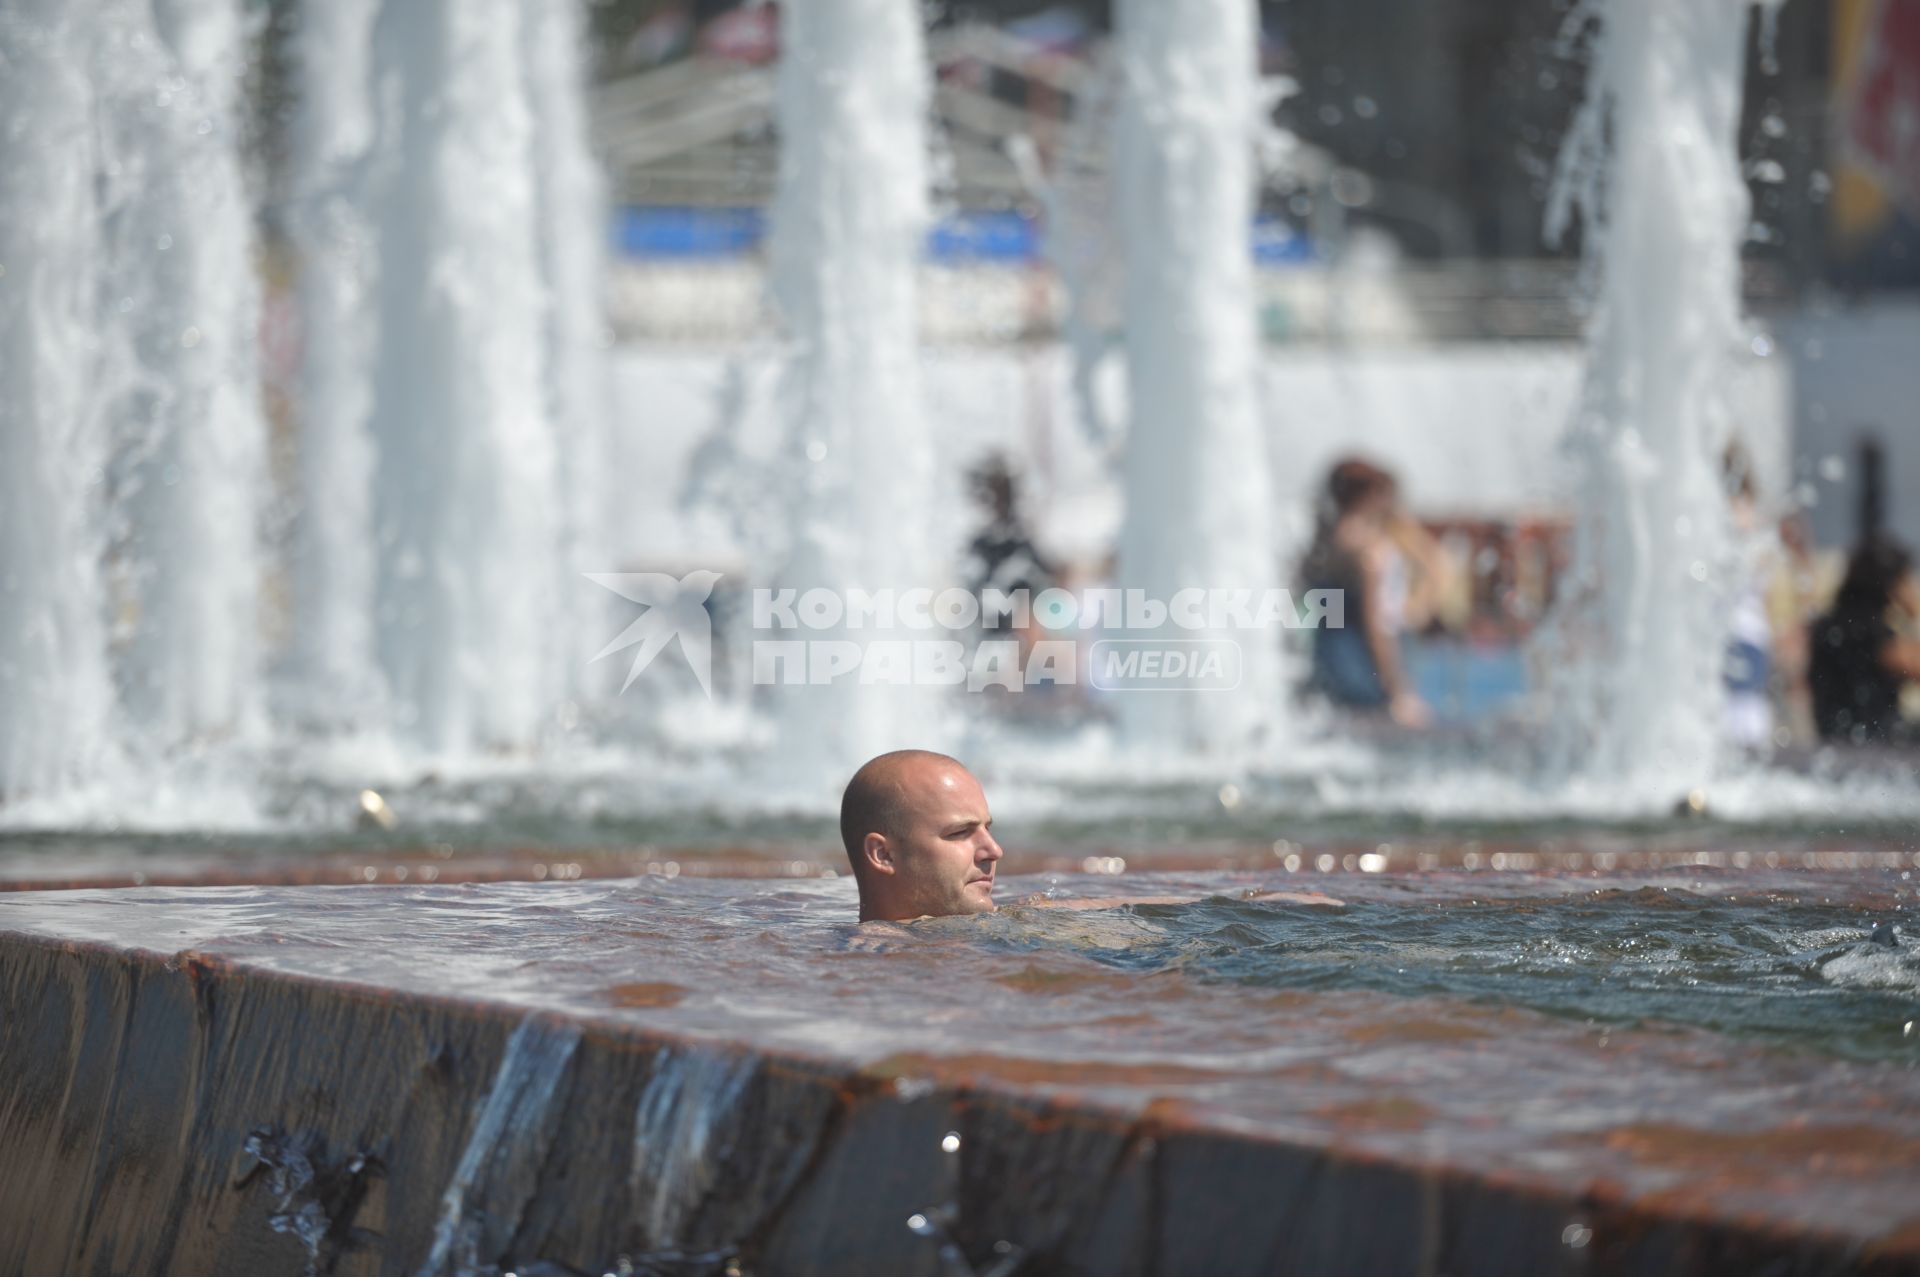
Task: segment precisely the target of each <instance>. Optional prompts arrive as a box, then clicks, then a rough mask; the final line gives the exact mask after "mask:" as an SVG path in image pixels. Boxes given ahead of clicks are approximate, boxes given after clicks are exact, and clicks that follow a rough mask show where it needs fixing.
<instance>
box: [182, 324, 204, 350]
mask: <svg viewBox="0 0 1920 1277" xmlns="http://www.w3.org/2000/svg"><path fill="white" fill-rule="evenodd" d="M199 344H200V330H199V329H198V328H195V327H193V326H192V325H188V326H187V327H186V328H183V329H181V330H180V345H181V346H182V347H183V348H184V349H186V350H192V349H193V348H194V347H195V346H198V345H199Z"/></svg>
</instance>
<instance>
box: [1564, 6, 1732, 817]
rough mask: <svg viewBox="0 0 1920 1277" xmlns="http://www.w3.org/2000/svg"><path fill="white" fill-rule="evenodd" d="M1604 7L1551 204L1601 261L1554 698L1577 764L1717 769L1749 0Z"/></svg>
mask: <svg viewBox="0 0 1920 1277" xmlns="http://www.w3.org/2000/svg"><path fill="white" fill-rule="evenodd" d="M1599 13H1600V20H1601V26H1600V30H1599V35H1598V43H1597V46H1596V48H1595V51H1594V61H1593V65H1592V69H1591V71H1590V82H1591V85H1592V89H1591V92H1590V95H1589V99H1588V101H1587V103H1586V106H1585V107H1584V109H1583V111H1582V113H1581V114H1580V116H1579V117H1578V119H1577V120H1576V123H1575V128H1574V131H1573V133H1572V135H1571V137H1570V139H1569V142H1568V144H1567V149H1566V151H1565V152H1564V153H1563V157H1562V165H1563V167H1562V172H1561V177H1560V181H1559V183H1558V184H1557V187H1556V190H1555V194H1554V198H1553V200H1552V202H1551V204H1550V207H1549V215H1548V235H1549V238H1550V239H1557V238H1558V236H1559V235H1560V233H1561V232H1562V231H1563V229H1564V228H1565V226H1566V225H1567V222H1568V220H1569V217H1570V215H1571V213H1572V212H1573V211H1575V210H1576V209H1577V210H1578V211H1579V213H1580V214H1581V217H1582V220H1583V223H1584V227H1585V236H1586V246H1587V252H1588V254H1589V258H1590V260H1591V261H1592V262H1594V263H1595V265H1596V266H1597V279H1598V285H1597V288H1598V291H1597V296H1596V297H1595V299H1594V300H1595V307H1594V317H1593V321H1592V327H1591V344H1592V354H1591V362H1590V364H1589V370H1588V375H1587V384H1586V393H1585V402H1584V405H1583V408H1582V411H1581V415H1580V417H1579V419H1578V421H1577V422H1576V423H1575V425H1574V428H1573V430H1572V433H1571V436H1570V451H1571V453H1572V456H1573V458H1574V462H1575V464H1576V466H1577V469H1578V474H1579V478H1578V482H1577V486H1576V489H1575V490H1576V491H1579V492H1582V493H1584V494H1586V496H1585V502H1584V504H1583V507H1582V509H1581V511H1580V514H1579V519H1578V524H1577V528H1576V567H1575V574H1574V581H1575V590H1576V591H1577V593H1576V594H1575V596H1574V597H1573V598H1572V599H1570V600H1569V603H1568V610H1567V611H1566V612H1565V613H1564V614H1563V616H1562V618H1561V620H1560V623H1559V626H1558V641H1559V642H1561V643H1563V644H1566V645H1567V649H1568V650H1567V651H1566V653H1565V655H1566V657H1567V658H1568V659H1567V660H1565V662H1564V664H1563V668H1565V669H1567V670H1569V671H1570V677H1569V678H1568V679H1567V680H1566V684H1567V685H1566V686H1564V688H1563V690H1564V691H1565V693H1566V695H1563V696H1561V697H1557V698H1556V704H1557V705H1558V706H1559V709H1558V711H1557V712H1558V715H1559V717H1560V721H1561V722H1563V723H1565V724H1568V725H1570V726H1571V727H1572V729H1573V730H1575V731H1578V732H1580V738H1579V739H1578V740H1577V741H1573V742H1571V748H1572V750H1573V751H1574V752H1575V753H1576V754H1578V755H1579V756H1578V757H1576V758H1571V759H1569V761H1570V762H1571V763H1572V765H1573V767H1574V768H1575V769H1576V770H1577V771H1579V772H1582V773H1585V774H1587V775H1590V776H1593V777H1596V778H1600V779H1608V780H1624V781H1627V782H1629V783H1632V782H1634V781H1635V780H1636V778H1638V779H1644V780H1645V781H1646V783H1648V784H1651V785H1657V786H1658V787H1659V788H1660V791H1661V793H1662V794H1666V793H1670V792H1672V791H1673V789H1674V788H1675V787H1676V786H1677V787H1679V788H1685V787H1686V786H1687V785H1689V784H1693V783H1697V782H1698V781H1699V780H1700V779H1702V778H1703V777H1704V776H1705V775H1706V774H1707V773H1708V772H1709V771H1710V770H1711V768H1712V766H1713V764H1714V761H1715V756H1716V753H1717V748H1718V742H1719V733H1720V715H1721V706H1722V700H1723V693H1722V690H1721V663H1722V659H1723V657H1722V653H1723V650H1724V647H1725V643H1726V632H1725V624H1724V619H1723V608H1722V600H1723V598H1724V596H1725V592H1726V587H1727V574H1728V573H1729V572H1730V571H1731V570H1732V567H1733V557H1732V554H1731V550H1732V536H1731V524H1730V519H1729V506H1728V497H1727V493H1726V490H1725V488H1724V486H1723V483H1722V479H1721V465H1722V462H1721V458H1722V454H1723V451H1724V450H1725V448H1726V447H1727V445H1728V443H1729V442H1730V441H1731V439H1732V434H1733V429H1734V427H1735V425H1736V424H1737V423H1735V422H1734V421H1732V420H1731V419H1730V416H1731V412H1730V406H1729V403H1728V400H1727V397H1726V388H1727V384H1728V377H1729V372H1730V369H1731V367H1732V361H1733V356H1734V352H1735V350H1736V349H1737V348H1738V346H1739V345H1740V344H1741V342H1742V339H1743V337H1744V336H1745V332H1744V322H1743V318H1742V312H1741V293H1740V245H1741V244H1742V243H1743V242H1744V240H1745V237H1746V229H1747V224H1748V214H1749V200H1748V194H1747V187H1746V182H1745V180H1744V178H1743V177H1742V175H1741V170H1740V155H1739V136H1738V128H1739V122H1740V100H1741V84H1742V72H1743V70H1744V68H1745V54H1746V47H1747V41H1746V36H1747V23H1748V18H1749V6H1747V5H1744V4H1727V3H1724V0H1613V2H1612V3H1610V4H1608V5H1606V6H1605V7H1604V9H1602V10H1600V11H1599Z"/></svg>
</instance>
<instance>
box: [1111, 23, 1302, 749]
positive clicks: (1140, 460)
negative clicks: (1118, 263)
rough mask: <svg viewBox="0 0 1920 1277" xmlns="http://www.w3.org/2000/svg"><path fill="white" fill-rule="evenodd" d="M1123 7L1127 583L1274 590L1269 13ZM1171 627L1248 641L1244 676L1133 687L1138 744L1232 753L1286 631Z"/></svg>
mask: <svg viewBox="0 0 1920 1277" xmlns="http://www.w3.org/2000/svg"><path fill="white" fill-rule="evenodd" d="M1116 20H1117V27H1118V33H1119V41H1120V58H1121V64H1122V74H1123V75H1124V77H1125V79H1124V83H1125V91H1124V93H1123V95H1122V101H1121V107H1120V113H1119V119H1118V124H1117V127H1118V148H1117V150H1118V165H1119V200H1120V211H1121V217H1122V225H1123V229H1124V235H1125V239H1126V244H1127V278H1126V291H1125V298H1126V300H1125V310H1126V354H1127V385H1128V392H1129V394H1128V398H1129V403H1130V408H1129V419H1128V427H1127V442H1126V461H1125V467H1124V488H1125V500H1126V520H1125V523H1124V525H1123V527H1122V529H1121V533H1120V547H1119V549H1120V556H1119V576H1120V580H1121V583H1122V584H1123V585H1125V586H1126V587H1127V588H1129V589H1139V590H1144V591H1146V592H1147V594H1148V595H1150V596H1152V597H1155V598H1158V599H1161V600H1166V599H1170V598H1171V597H1172V596H1173V595H1174V593H1175V592H1176V591H1179V590H1183V589H1203V590H1205V589H1260V588H1263V587H1268V586H1272V585H1275V584H1277V583H1278V579H1279V572H1278V564H1277V563H1276V562H1275V546H1274V526H1273V510H1272V502H1273V496H1272V492H1271V484H1270V483H1269V481H1268V459H1267V444H1266V430H1265V427H1264V424H1263V423H1262V421H1261V419H1260V415H1261V414H1260V402H1259V389H1258V380H1257V378H1258V371H1259V359H1260V345H1259V330H1258V326H1257V321H1258V314H1257V309H1256V297H1255V292H1254V273H1253V272H1254V266H1253V252H1252V245H1251V239H1250V225H1251V217H1252V213H1253V205H1254V157H1253V140H1254V129H1255V126H1256V124H1257V122H1258V120H1259V117H1260V111H1261V104H1262V102H1263V98H1262V96H1261V93H1260V85H1259V79H1258V65H1257V54H1258V47H1259V45H1258V36H1259V26H1258V15H1257V13H1256V10H1255V7H1254V5H1253V4H1252V3H1250V2H1249V0H1122V2H1121V3H1120V5H1119V6H1118V10H1117V15H1116ZM1160 636H1161V637H1168V638H1176V639H1181V640H1194V639H1198V640H1212V641H1216V642H1218V641H1237V642H1238V643H1239V646H1240V651H1241V660H1242V662H1243V677H1242V681H1241V685H1240V687H1239V689H1238V690H1237V691H1236V692H1233V693H1202V692H1195V691H1187V692H1175V693H1173V694H1170V695H1146V694H1139V693H1136V694H1131V695H1126V696H1123V697H1121V698H1120V706H1121V711H1122V720H1121V721H1122V724H1123V726H1124V729H1125V733H1126V738H1127V740H1128V742H1129V743H1130V744H1131V745H1133V746H1135V747H1138V748H1152V749H1155V750H1157V751H1166V750H1172V751H1176V752H1179V751H1187V750H1195V751H1201V752H1205V753H1226V752H1233V751H1236V750H1239V749H1241V748H1244V747H1245V746H1246V745H1248V744H1249V743H1250V742H1252V741H1253V740H1254V739H1255V737H1256V736H1257V735H1258V734H1259V733H1260V732H1261V730H1262V729H1263V727H1265V728H1271V727H1272V726H1273V724H1274V721H1275V717H1276V715H1277V713H1278V712H1279V709H1280V706H1279V703H1278V700H1277V693H1278V688H1279V668H1278V665H1279V655H1278V646H1277V645H1278V642H1279V635H1278V634H1277V633H1270V632H1262V631H1242V632H1233V631H1226V630H1218V631H1216V630H1211V629H1194V630H1187V629H1182V630H1179V631H1177V632H1176V631H1175V630H1173V629H1171V628H1164V627H1163V629H1162V630H1161V631H1160Z"/></svg>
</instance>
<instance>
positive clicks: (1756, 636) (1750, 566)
mask: <svg viewBox="0 0 1920 1277" xmlns="http://www.w3.org/2000/svg"><path fill="white" fill-rule="evenodd" d="M1721 479H1722V481H1723V482H1724V483H1725V484H1726V491H1727V505H1728V513H1729V517H1730V520H1731V522H1732V524H1733V537H1734V554H1735V558H1734V571H1733V574H1732V578H1731V586H1732V588H1731V590H1730V591H1729V592H1728V597H1727V600H1726V604H1727V617H1726V622H1727V644H1726V651H1725V654H1724V656H1723V658H1722V661H1721V673H1720V679H1721V683H1722V684H1723V686H1724V687H1725V689H1726V700H1725V703H1724V705H1723V706H1722V709H1721V731H1722V732H1723V734H1724V735H1725V736H1726V739H1727V740H1728V741H1730V742H1731V743H1733V744H1735V745H1737V746H1739V747H1740V748H1741V749H1746V750H1753V751H1756V752H1758V751H1765V750H1767V749H1769V748H1771V747H1772V745H1773V743H1774V738H1773V677H1774V635H1773V625H1772V623H1771V622H1770V621H1769V620H1768V618H1767V595H1766V583H1767V579H1768V577H1769V576H1770V575H1771V559H1772V557H1773V556H1774V554H1775V553H1776V551H1777V547H1776V546H1772V545H1768V544H1767V538H1766V537H1765V536H1764V534H1763V533H1762V531H1761V523H1760V501H1759V485H1758V484H1757V483H1756V482H1755V481H1754V477H1753V461H1752V458H1751V457H1749V456H1748V455H1747V450H1746V448H1745V446H1743V445H1742V444H1741V443H1740V442H1739V441H1738V440H1736V441H1735V442H1733V443H1730V444H1728V445H1727V450H1726V452H1725V453H1724V454H1723V455H1722V457H1721Z"/></svg>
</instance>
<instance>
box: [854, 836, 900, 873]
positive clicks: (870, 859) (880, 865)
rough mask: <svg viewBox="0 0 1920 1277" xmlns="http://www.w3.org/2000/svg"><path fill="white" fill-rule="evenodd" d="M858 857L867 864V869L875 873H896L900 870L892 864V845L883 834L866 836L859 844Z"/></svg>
mask: <svg viewBox="0 0 1920 1277" xmlns="http://www.w3.org/2000/svg"><path fill="white" fill-rule="evenodd" d="M860 855H861V858H862V859H864V860H865V861H866V862H867V868H869V869H871V870H873V872H875V873H882V874H890V873H896V872H898V870H899V868H900V866H899V865H897V864H896V863H894V859H893V845H892V844H891V843H889V842H888V841H887V836H886V835H885V834H868V835H867V837H866V841H864V842H862V843H861V844H860Z"/></svg>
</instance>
